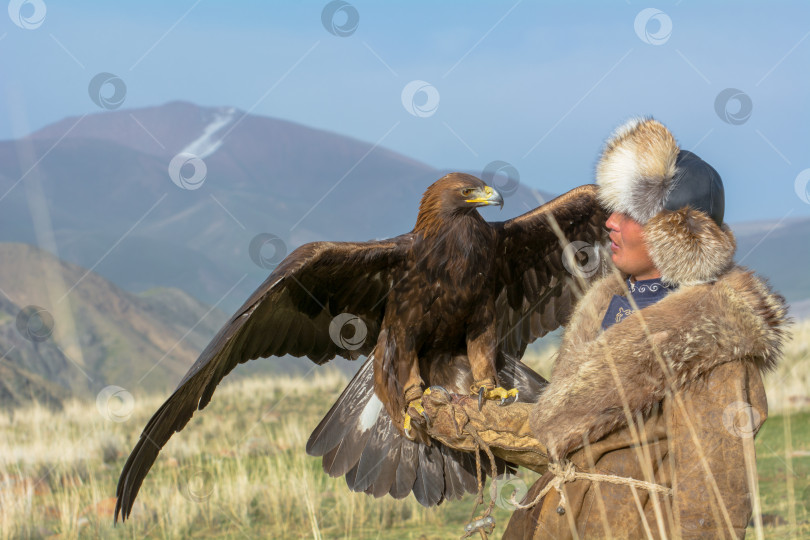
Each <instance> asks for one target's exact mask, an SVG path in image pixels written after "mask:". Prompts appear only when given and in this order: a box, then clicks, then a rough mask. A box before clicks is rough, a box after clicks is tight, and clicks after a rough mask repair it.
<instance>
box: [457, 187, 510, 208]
mask: <svg viewBox="0 0 810 540" xmlns="http://www.w3.org/2000/svg"><path fill="white" fill-rule="evenodd" d="M464 202H468V203H470V204H474V205H476V206H492V205H496V204H497V205H498V206H500V207H503V197H501V194H500V193H498V192H497V191H496V190H495V189H493V188H491V187H490V186H485V187H484V188H480V189H476V190H475V191H474V192H473V198H471V199H466V200H465V201H464Z"/></svg>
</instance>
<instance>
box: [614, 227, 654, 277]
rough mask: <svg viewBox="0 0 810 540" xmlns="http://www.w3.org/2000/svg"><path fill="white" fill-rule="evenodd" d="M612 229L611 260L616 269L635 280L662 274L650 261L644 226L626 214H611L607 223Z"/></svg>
mask: <svg viewBox="0 0 810 540" xmlns="http://www.w3.org/2000/svg"><path fill="white" fill-rule="evenodd" d="M605 226H607V228H608V229H610V240H611V244H610V250H611V252H612V254H611V259H613V264H615V265H616V268H618V269H619V270H621V271H622V272H625V273H627V274H630V275H631V276H633V277H634V278H635V279H637V280H639V279H652V278H656V277H660V276H661V273H660V272H659V271H658V269H657V268H656V267H655V264H653V262H652V260H651V259H650V253H649V252H648V251H647V244H646V243H645V242H644V231H643V228H642V225H641V224H640V223H639V222H638V221H636V220H634V219H633V218H631V217H630V216H628V215H626V214H618V213H616V212H614V213H612V214H610V217H609V218H608V220H607V222H606V223H605Z"/></svg>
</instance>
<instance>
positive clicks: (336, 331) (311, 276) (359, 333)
mask: <svg viewBox="0 0 810 540" xmlns="http://www.w3.org/2000/svg"><path fill="white" fill-rule="evenodd" d="M410 244H411V236H410V235H409V234H406V235H402V236H398V237H396V238H392V239H389V240H384V241H379V242H315V243H311V244H306V245H303V246H301V247H300V248H298V249H296V250H295V251H293V252H292V253H291V254H290V255H289V256H288V257H287V258H286V259H284V261H283V262H282V263H281V264H280V265H279V266H278V267H277V268H276V269H275V270H274V271H273V272H272V273H271V274H270V276H269V277H268V278H267V279H266V280H265V281H264V283H262V285H261V286H260V287H259V288H258V289H256V291H255V292H254V293H253V294H252V295H251V296H250V298H249V299H248V300H247V301H246V302H245V303H244V305H243V306H242V307H241V308H240V309H239V310H238V311H237V312H236V313H235V314H234V315H233V317H231V319H230V320H229V321H228V323H227V324H226V325H225V326H224V327H223V328H222V329H221V330H220V331H219V333H217V335H216V336H215V337H214V339H213V340H211V343H209V345H208V346H207V347H206V348H205V350H204V351H203V352H202V354H201V355H200V357H199V358H198V359H197V361H196V362H195V363H194V365H193V366H192V367H191V369H190V370H189V372H188V373H187V374H186V375H185V377H183V380H182V381H181V382H180V385H179V386H178V387H177V389H176V390H175V391H174V393H173V394H172V395H171V396H170V397H169V399H168V400H166V402H165V403H164V404H163V405H162V406H161V407H160V409H158V411H157V412H156V413H155V414H154V415H153V416H152V418H151V419H150V420H149V423H148V424H147V425H146V427H145V428H144V430H143V432H142V433H141V437H140V439H139V440H138V444H137V445H136V446H135V449H134V450H133V451H132V454H130V456H129V459H128V460H127V462H126V464H125V465H124V469H123V471H122V472H121V477H120V479H119V481H118V487H117V489H116V495H117V497H118V500H117V502H116V507H115V519H116V520H117V519H118V513H119V511H122V516H123V519H126V518H127V517H128V516H129V513H130V511H131V510H132V504H133V503H134V500H135V496H136V495H137V493H138V490H139V489H140V486H141V483H142V482H143V479H144V477H145V476H146V474H147V473H148V472H149V469H150V468H151V467H152V464H153V463H154V462H155V459H157V456H158V453H159V452H160V449H161V448H163V446H164V445H165V444H166V442H167V441H168V440H169V438H170V437H171V436H172V435H173V434H174V433H175V432H177V431H180V430H181V429H183V427H184V426H185V425H186V423H188V421H189V419H191V416H192V415H193V414H194V411H195V410H197V409H202V408H203V407H205V406H206V405H207V404H208V402H209V401H210V400H211V396H212V395H213V393H214V390H215V389H216V387H217V385H218V384H219V382H220V381H221V380H222V378H223V377H225V376H226V375H227V374H228V373H230V371H231V370H232V369H233V368H234V367H236V365H237V364H240V363H244V362H247V361H248V360H253V359H256V358H260V357H267V356H283V355H286V354H290V355H293V356H307V357H308V358H309V359H311V360H312V361H313V362H316V363H318V364H322V363H325V362H328V361H329V360H331V359H332V358H334V357H335V356H336V355H339V356H343V357H344V358H351V359H355V358H357V357H359V356H361V355H368V354H369V353H370V352H371V350H372V349H373V348H374V345H375V344H376V342H377V335H378V334H379V330H380V324H381V322H382V317H383V313H384V310H385V298H386V296H387V295H388V292H389V291H390V289H391V287H392V285H393V280H394V273H395V271H396V268H397V267H398V266H399V263H401V262H402V261H404V258H405V255H406V253H407V251H408V249H409V247H410ZM344 313H345V314H347V315H342V314H344ZM333 321H334V323H333ZM363 331H365V335H363ZM330 332H331V334H330Z"/></svg>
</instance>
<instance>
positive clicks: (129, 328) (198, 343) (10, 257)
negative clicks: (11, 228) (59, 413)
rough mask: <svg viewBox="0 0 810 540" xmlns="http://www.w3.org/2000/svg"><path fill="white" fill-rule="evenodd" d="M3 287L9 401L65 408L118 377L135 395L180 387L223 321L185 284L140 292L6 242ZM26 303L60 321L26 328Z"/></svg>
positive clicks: (0, 377)
mask: <svg viewBox="0 0 810 540" xmlns="http://www.w3.org/2000/svg"><path fill="white" fill-rule="evenodd" d="M71 288H72V290H71ZM0 290H2V296H0V351H1V352H0V354H2V358H3V359H2V360H1V361H0V405H2V406H7V405H15V404H18V402H20V401H25V400H27V399H30V398H31V397H35V398H37V399H39V400H40V401H44V402H51V403H53V404H57V405H58V403H59V402H60V401H61V399H63V398H64V397H66V396H67V395H70V394H73V395H81V396H84V397H86V395H87V394H89V395H90V396H91V397H92V396H94V395H95V394H96V393H98V391H99V390H100V389H101V388H103V387H105V386H107V385H111V384H114V385H117V386H121V387H123V388H125V389H127V390H128V391H129V392H131V393H132V394H133V395H135V394H136V393H137V392H138V391H142V390H159V391H166V390H169V389H173V388H174V386H175V385H176V384H177V382H178V381H179V379H180V377H181V376H182V375H183V374H184V373H185V372H186V370H187V369H188V367H189V366H190V365H191V363H193V361H194V360H196V358H197V356H198V354H199V352H200V351H201V350H202V348H203V347H204V346H205V345H206V344H207V343H208V341H209V340H210V339H211V337H212V336H213V335H214V333H216V331H217V330H218V329H219V328H220V327H221V326H222V324H224V322H225V319H226V316H225V314H224V313H223V312H222V311H221V310H218V309H213V310H212V309H211V308H209V307H208V306H205V305H203V304H201V303H200V302H199V301H197V300H195V299H193V298H191V297H190V296H188V295H187V294H186V293H184V292H183V291H180V290H176V289H162V290H153V291H150V292H149V293H146V294H144V295H143V296H136V295H134V294H131V293H128V292H126V291H124V290H122V289H120V288H119V287H117V286H115V285H113V284H112V283H110V282H109V281H108V280H106V279H104V278H102V277H101V276H98V275H96V274H94V273H92V272H91V273H87V272H86V270H84V269H83V268H81V267H78V266H76V265H74V264H70V263H64V262H62V261H60V260H58V259H57V258H55V257H53V256H52V255H51V254H49V253H47V252H45V251H42V250H39V249H37V248H35V247H32V246H28V245H25V244H9V243H3V244H0ZM69 290H70V292H69V293H68V294H67V296H65V293H67V292H68V291H69ZM27 306H38V307H40V308H44V310H45V311H46V317H45V318H47V317H52V320H53V324H52V325H51V326H50V327H45V328H43V327H42V325H41V324H40V321H42V320H44V318H43V317H39V318H37V317H32V318H29V325H28V326H26V324H25V320H26V318H25V312H23V309H24V308H26V307H27ZM21 312H23V313H22V314H21ZM46 323H47V321H46ZM26 328H28V329H29V331H28V332H26ZM51 328H52V332H51V331H50V329H51Z"/></svg>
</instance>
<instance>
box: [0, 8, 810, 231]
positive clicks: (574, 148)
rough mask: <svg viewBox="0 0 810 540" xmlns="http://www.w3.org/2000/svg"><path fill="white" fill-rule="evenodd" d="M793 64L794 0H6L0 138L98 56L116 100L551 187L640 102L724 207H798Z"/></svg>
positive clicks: (565, 184)
mask: <svg viewBox="0 0 810 540" xmlns="http://www.w3.org/2000/svg"><path fill="white" fill-rule="evenodd" d="M43 8H44V9H43ZM330 9H331V11H332V12H334V15H333V16H331V17H330V16H329V10H330ZM324 11H327V13H326V15H324ZM327 26H328V29H327ZM23 27H27V28H23ZM329 30H331V32H330V31H329ZM336 34H337V35H336ZM341 34H344V35H341ZM808 67H810V3H808V2H807V1H797V2H739V1H735V2H706V1H701V2H697V1H695V0H679V1H665V2H658V3H654V4H651V3H647V2H644V3H639V2H638V1H636V0H628V1H624V0H619V1H612V2H608V1H602V2H598V3H597V2H565V3H562V2H531V1H529V0H525V1H522V2H471V1H466V2H442V3H440V4H439V3H436V2H413V1H409V2H390V1H386V2H381V1H378V2H369V1H355V0H352V1H351V2H349V3H346V2H343V3H337V4H336V3H329V2H326V1H319V2H238V3H237V2H221V1H220V2H216V1H213V0H199V1H194V0H183V1H177V2H154V1H147V0H141V1H138V2H105V3H101V2H98V3H91V2H82V1H76V0H73V1H71V2H64V1H63V2H57V1H55V0H44V1H36V2H31V1H29V2H26V3H23V2H22V1H21V0H12V1H11V2H9V3H8V16H6V14H5V13H2V12H0V96H2V97H1V99H0V139H8V138H12V137H17V136H21V135H24V134H26V133H29V132H31V131H33V130H36V129H38V128H40V127H42V126H44V125H46V124H49V123H51V122H54V121H56V120H59V119H61V118H63V117H65V116H68V115H81V114H84V113H87V112H96V111H102V108H101V107H100V106H99V105H98V104H96V103H94V101H93V100H91V98H90V96H89V93H88V86H89V84H90V81H91V79H93V78H94V76H96V75H97V74H98V73H101V72H108V73H112V74H114V75H115V76H117V77H118V78H120V79H121V80H122V81H123V82H124V83H125V85H126V91H125V94H123V103H122V105H121V107H122V108H135V107H144V106H151V105H158V104H162V103H165V102H167V101H172V100H178V99H181V100H187V101H191V102H194V103H197V104H200V105H211V106H219V105H229V106H236V107H239V108H241V109H244V110H249V111H252V112H253V113H256V114H261V115H267V116H274V117H279V118H284V119H288V120H292V121H295V122H299V123H301V124H305V125H308V126H312V127H316V128H321V129H326V130H329V131H333V132H337V133H341V134H345V135H349V136H352V137H355V138H358V139H362V140H365V141H368V142H371V143H379V144H381V145H382V146H385V147H388V148H391V149H393V150H395V151H398V152H401V153H402V154H405V155H407V156H410V157H412V158H414V159H417V160H419V161H422V162H425V163H428V164H430V165H433V166H435V167H440V168H451V169H465V170H470V171H481V170H482V169H483V168H484V167H485V166H486V165H487V164H488V163H490V162H492V161H494V160H503V161H506V162H508V163H510V164H512V165H513V166H514V167H515V168H516V169H517V170H518V172H519V173H520V178H521V181H522V182H523V183H525V184H527V185H530V186H533V187H536V188H540V189H543V190H546V191H551V192H562V191H565V190H567V189H570V188H571V187H574V186H575V185H579V184H582V183H587V182H590V181H592V178H593V168H594V164H595V161H596V159H597V157H598V154H599V150H600V146H601V144H602V142H603V140H604V139H605V137H607V136H608V135H609V134H610V132H611V131H612V130H613V128H614V127H615V126H617V125H618V124H620V123H621V122H622V121H624V120H626V119H627V118H629V117H631V116H635V115H652V116H654V117H656V118H657V119H659V120H661V121H662V122H664V123H665V124H666V125H667V126H668V127H669V128H670V129H671V130H672V131H673V132H674V133H675V136H676V138H677V139H678V140H679V142H680V144H681V146H682V147H683V148H686V149H692V150H693V151H695V152H696V153H697V154H699V155H700V156H701V157H703V158H704V159H705V160H706V161H708V162H709V163H711V164H712V165H713V166H714V167H715V168H716V169H717V170H718V171H719V172H720V174H721V176H722V177H723V179H724V182H725V185H726V196H727V201H726V220H727V221H729V222H732V223H733V222H739V221H747V220H751V219H775V220H779V219H783V218H786V219H790V218H795V217H803V216H810V204H808V203H807V200H808V186H807V184H808V182H810V170H808V169H810V151H809V150H810V100H809V99H808V95H810V94H808V81H810V78H808V71H809V70H808ZM413 81H423V82H422V83H419V82H417V83H412V82H413ZM727 89H730V90H727ZM104 91H105V92H107V96H108V97H111V96H110V95H109V94H110V93H111V92H112V86H110V85H107V87H106V89H105V90H104ZM403 92H404V94H405V96H403ZM805 170H808V171H807V172H806V173H805V174H804V175H802V174H801V173H802V171H805Z"/></svg>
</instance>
